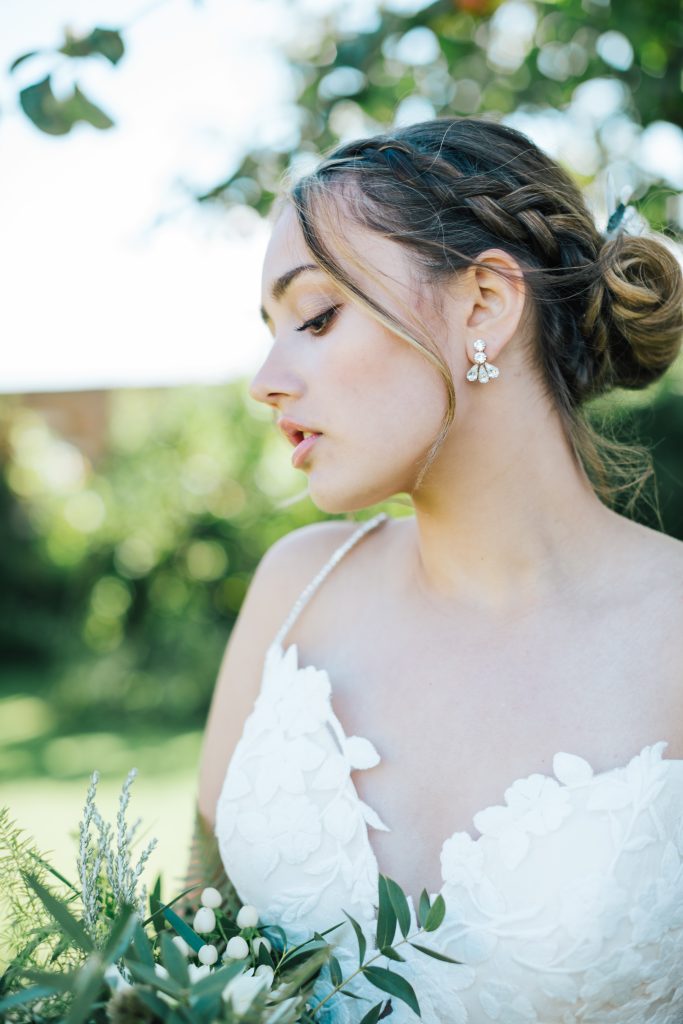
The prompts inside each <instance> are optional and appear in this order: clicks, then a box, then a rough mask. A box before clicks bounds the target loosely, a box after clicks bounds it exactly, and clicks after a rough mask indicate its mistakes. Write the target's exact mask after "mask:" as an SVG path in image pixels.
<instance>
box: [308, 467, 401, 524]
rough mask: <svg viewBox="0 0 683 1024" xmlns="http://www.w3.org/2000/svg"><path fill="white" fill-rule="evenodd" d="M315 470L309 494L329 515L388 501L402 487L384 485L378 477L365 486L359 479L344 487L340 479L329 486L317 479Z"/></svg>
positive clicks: (321, 509)
mask: <svg viewBox="0 0 683 1024" xmlns="http://www.w3.org/2000/svg"><path fill="white" fill-rule="evenodd" d="M315 476H316V474H315V472H313V473H312V474H311V476H310V478H309V481H308V496H309V498H310V499H311V501H312V502H313V504H314V505H315V506H316V507H317V508H319V509H320V511H321V512H326V513H327V514H328V515H343V514H344V513H347V512H359V511H360V510H362V509H365V508H371V507H372V506H373V505H379V504H380V503H381V502H383V501H388V500H389V499H390V498H391V497H392V496H393V495H394V494H396V493H397V491H398V490H400V488H396V487H390V486H382V485H381V484H378V481H377V479H376V478H375V481H374V482H373V483H372V484H370V483H367V484H366V485H365V486H363V485H359V482H358V481H354V482H351V483H349V486H348V487H344V486H343V485H342V484H341V483H340V482H339V481H337V482H336V484H335V485H333V486H331V487H330V486H327V482H325V483H323V482H322V481H317V480H316V479H315Z"/></svg>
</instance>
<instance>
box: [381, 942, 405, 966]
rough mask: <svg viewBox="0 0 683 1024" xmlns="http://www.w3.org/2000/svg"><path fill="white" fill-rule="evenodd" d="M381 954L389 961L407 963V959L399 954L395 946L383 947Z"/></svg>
mask: <svg viewBox="0 0 683 1024" xmlns="http://www.w3.org/2000/svg"><path fill="white" fill-rule="evenodd" d="M380 953H382V954H383V955H384V956H386V957H388V958H389V960H400V961H401V962H402V963H405V959H406V958H405V957H404V956H401V954H400V953H397V952H396V950H395V949H394V947H393V946H382V948H381V950H380Z"/></svg>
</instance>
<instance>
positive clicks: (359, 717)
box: [288, 577, 683, 894]
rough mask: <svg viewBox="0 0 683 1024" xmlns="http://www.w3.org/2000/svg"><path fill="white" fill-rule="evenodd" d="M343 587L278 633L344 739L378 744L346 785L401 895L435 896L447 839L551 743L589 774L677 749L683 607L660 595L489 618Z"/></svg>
mask: <svg viewBox="0 0 683 1024" xmlns="http://www.w3.org/2000/svg"><path fill="white" fill-rule="evenodd" d="M348 582H349V583H350V577H349V578H348ZM351 595H352V591H351V590H349V591H348V592H346V593H344V585H343V584H342V585H341V586H339V587H338V589H337V593H336V595H334V594H333V593H332V590H331V589H330V592H329V594H328V599H327V603H326V604H323V602H322V601H321V603H320V605H319V606H318V610H317V612H316V611H315V610H312V614H309V616H308V619H307V620H306V621H305V622H303V623H301V624H300V625H297V624H295V626H294V628H293V629H292V630H291V632H290V635H289V637H288V641H289V642H292V641H294V642H297V643H298V645H299V649H300V654H301V663H302V664H315V665H317V666H319V667H324V668H325V670H326V671H327V672H328V674H329V677H330V679H331V682H332V701H333V705H334V709H335V713H336V715H337V716H338V717H339V719H340V721H341V722H342V724H343V728H344V730H345V732H346V734H347V735H360V736H366V737H368V738H369V739H370V740H371V741H372V742H373V743H374V744H375V746H376V747H377V749H378V751H379V754H380V757H381V762H380V764H379V765H377V766H376V767H375V768H373V769H372V770H371V771H368V772H362V773H357V775H356V778H355V782H356V786H357V789H358V792H359V795H360V796H361V798H362V799H363V800H365V801H366V802H367V803H368V804H370V805H371V806H372V807H374V808H375V809H376V810H377V811H378V813H379V814H380V815H381V817H382V818H383V820H384V821H385V822H386V823H387V825H388V826H389V828H390V829H391V830H392V831H391V832H390V833H380V834H377V835H373V837H372V841H373V846H374V849H375V852H376V854H377V857H378V860H379V861H380V863H381V864H383V865H384V868H385V870H386V871H387V873H389V874H392V875H393V877H395V878H396V879H397V880H398V881H400V882H402V883H403V884H404V885H405V886H406V887H407V888H408V891H411V892H413V893H415V894H416V893H418V892H419V889H420V888H421V887H422V885H427V886H428V887H429V886H430V885H431V886H432V891H434V889H435V888H436V886H437V883H438V863H439V851H440V847H441V843H442V842H443V839H444V838H445V836H446V835H450V834H451V833H452V832H453V831H454V830H461V831H466V832H469V833H470V834H471V835H473V836H476V829H475V828H474V826H473V818H474V816H475V815H476V814H477V812H479V811H480V810H481V809H482V808H485V807H489V806H492V805H496V804H502V803H503V802H504V794H505V792H506V790H507V788H508V787H509V786H510V785H511V784H512V783H513V782H514V781H515V780H518V779H521V778H524V777H526V776H528V775H529V774H531V773H543V774H549V773H551V772H552V764H553V758H554V756H555V755H556V754H557V753H558V752H559V751H563V752H567V753H571V754H576V755H579V756H581V757H583V758H585V759H586V760H587V761H588V762H589V763H590V764H591V765H592V766H593V767H594V768H595V770H596V771H606V770H608V769H611V768H615V767H618V766H622V765H624V764H627V763H628V761H629V760H630V758H631V757H632V756H634V755H635V754H636V753H638V752H639V751H640V750H642V748H643V747H644V746H645V745H647V744H652V743H655V742H657V741H659V740H666V741H668V744H669V746H668V749H667V756H668V757H670V758H681V757H683V715H682V714H681V709H682V708H683V639H682V636H681V623H683V608H682V605H681V604H679V605H676V603H675V601H672V600H671V599H670V595H668V594H661V595H660V594H658V593H656V592H652V591H650V593H649V597H648V596H647V595H646V596H645V597H644V598H643V600H642V601H636V600H634V598H633V595H632V594H630V593H626V592H625V591H624V593H622V594H619V593H615V594H614V595H613V599H612V600H605V599H604V598H600V599H598V600H593V599H592V598H591V597H590V596H589V595H588V594H587V595H585V597H584V598H583V599H582V600H578V601H576V602H564V603H559V604H558V605H557V606H555V607H548V608H547V609H545V610H544V611H543V613H542V614H538V615H536V616H534V617H531V618H522V617H520V618H519V619H517V620H513V621H511V622H509V623H506V624H505V625H500V624H499V625H497V626H496V625H495V624H493V623H491V622H487V621H485V620H483V619H482V618H481V617H480V616H477V615H472V614H467V613H466V612H463V614H462V615H461V616H459V617H457V618H452V619H450V620H448V619H444V618H440V617H439V616H437V615H432V614H425V613H424V612H422V613H420V612H418V611H417V609H416V607H410V606H407V605H406V604H405V602H403V603H402V602H400V601H392V599H391V596H390V593H389V592H388V591H387V592H386V593H385V594H384V598H385V599H384V600H383V601H382V602H381V603H380V604H379V605H373V606H372V607H371V606H370V605H369V604H368V605H366V604H365V603H364V602H363V599H362V592H360V591H359V590H358V589H357V588H356V590H355V597H354V598H352V596H351ZM335 596H336V601H335V600H333V598H334V597H335ZM665 598H666V599H665ZM359 601H360V602H361V603H362V609H359V608H358V604H359ZM354 605H355V611H356V614H355V615H354V616H349V615H348V609H349V607H353V606H354ZM331 610H332V611H333V613H334V614H333V615H332V616H330V611H331ZM359 611H360V614H358V612H359ZM331 623H333V625H332V627H331V626H330V624H331ZM340 638H343V642H340ZM395 832H398V836H395V835H394V834H393V833H395ZM406 834H409V835H410V836H411V843H410V845H409V846H406V843H405V842H404V839H403V837H404V836H405V835H406Z"/></svg>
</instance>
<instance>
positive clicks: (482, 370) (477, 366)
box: [465, 338, 500, 384]
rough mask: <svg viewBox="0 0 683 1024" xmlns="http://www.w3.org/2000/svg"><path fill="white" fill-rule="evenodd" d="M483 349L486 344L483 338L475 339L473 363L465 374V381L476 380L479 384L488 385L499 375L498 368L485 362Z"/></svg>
mask: <svg viewBox="0 0 683 1024" xmlns="http://www.w3.org/2000/svg"><path fill="white" fill-rule="evenodd" d="M485 348H486V342H485V341H484V340H483V338H477V340H476V341H475V343H474V363H473V365H472V366H470V368H469V370H468V371H467V373H466V374H465V376H466V377H467V380H478V381H479V383H480V384H488V382H489V381H490V380H495V379H496V377H497V376H498V375H499V373H500V370H499V369H498V367H497V366H494V365H493V363H489V362H487V361H486V354H485V352H484V349H485Z"/></svg>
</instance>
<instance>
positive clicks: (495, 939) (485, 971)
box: [215, 513, 683, 1024]
mask: <svg viewBox="0 0 683 1024" xmlns="http://www.w3.org/2000/svg"><path fill="white" fill-rule="evenodd" d="M385 519H386V516H385V514H384V513H381V514H380V515H379V516H375V517H374V518H373V519H370V520H367V521H366V522H365V523H363V524H362V525H361V526H360V527H359V528H358V529H357V530H356V531H355V532H354V534H353V535H352V536H351V537H349V539H348V540H347V541H346V542H345V543H344V544H343V545H341V547H340V548H338V549H337V551H336V552H335V554H334V555H333V556H332V558H331V559H330V560H329V562H328V563H327V564H326V565H325V566H324V567H323V569H322V570H321V571H320V573H318V575H317V576H316V578H315V579H314V580H313V581H312V582H311V583H310V584H309V586H308V587H307V588H306V590H305V591H304V592H303V594H302V595H301V597H300V598H299V600H298V601H297V603H296V604H295V606H294V607H293V609H292V611H291V613H290V615H289V616H288V618H287V620H286V621H285V623H284V624H283V626H282V629H281V630H280V631H279V632H278V634H277V636H276V638H275V639H274V641H273V643H272V645H271V646H270V648H269V649H268V652H267V655H266V658H265V665H264V672H263V681H262V686H261V691H260V693H259V696H258V698H257V700H256V703H255V706H254V708H253V710H252V712H251V714H250V715H249V717H248V719H247V721H246V723H245V726H244V731H243V734H242V737H241V739H240V741H239V743H238V745H237V747H236V749H235V752H234V755H233V757H232V759H231V762H230V764H229V766H228V770H227V772H226V777H225V782H224V785H223V788H222V792H221V794H220V797H219V801H218V805H217V808H216V827H215V834H216V838H217V841H218V845H219V849H220V853H221V857H222V859H223V862H224V865H225V870H226V872H227V874H228V877H229V878H230V879H231V881H232V882H233V884H234V885H235V887H236V889H237V892H238V894H239V896H240V898H241V899H242V900H243V901H244V902H247V903H251V904H254V905H255V906H256V907H257V908H258V910H259V912H260V915H261V919H262V920H263V921H264V922H267V923H276V924H281V925H282V926H283V927H284V928H285V929H286V930H287V932H288V934H289V935H290V936H292V937H293V938H299V939H303V938H307V937H309V936H310V935H311V934H312V932H313V930H314V929H317V930H319V931H320V930H323V929H325V928H328V927H330V926H331V925H333V924H337V923H338V922H340V921H343V922H345V924H344V926H343V927H342V928H339V929H338V930H337V931H335V932H332V933H331V934H330V936H329V939H330V941H332V940H334V941H335V942H336V943H337V945H338V949H337V954H338V959H339V960H340V963H341V967H342V971H343V974H344V977H348V976H349V974H351V973H352V971H353V970H354V969H355V968H356V967H357V966H358V953H357V948H358V947H357V943H356V939H355V936H354V934H353V931H352V929H351V925H350V924H349V923H348V922H347V920H346V918H345V917H344V915H343V913H342V912H341V911H342V908H343V909H344V910H346V911H348V913H349V914H351V915H353V916H354V917H355V918H356V919H357V920H358V921H359V922H360V923H361V925H362V927H363V930H364V932H365V933H366V935H367V938H368V951H369V952H368V955H371V953H372V950H373V949H374V946H373V939H374V929H373V923H374V920H375V915H376V909H375V903H376V899H377V875H378V865H377V861H376V859H375V856H374V854H373V851H372V848H371V846H370V842H369V838H368V829H370V828H375V829H384V830H387V825H385V824H384V822H382V821H381V819H380V818H379V816H378V815H377V813H376V812H375V811H374V810H373V809H372V808H371V807H369V806H368V805H367V804H366V803H364V802H363V801H362V800H361V799H360V797H359V795H358V793H357V792H356V789H355V786H354V783H353V780H352V779H351V777H350V772H351V771H352V770H354V769H372V767H373V766H374V765H376V764H377V763H378V762H379V759H380V758H379V754H378V752H377V750H376V749H375V747H374V745H373V743H372V741H371V739H370V738H366V737H361V736H346V735H345V734H344V730H343V728H342V726H341V724H340V722H339V720H338V719H337V717H336V715H335V711H334V708H333V697H332V694H331V687H330V679H329V677H328V675H327V673H326V672H325V670H324V668H318V667H316V666H313V665H301V666H300V665H299V664H298V655H297V648H296V645H295V644H292V645H290V646H289V647H287V648H286V649H285V648H284V647H283V643H282V641H283V638H284V636H285V635H286V633H287V631H288V629H289V628H290V627H291V625H292V623H293V621H294V619H295V618H296V616H297V615H298V614H299V612H300V611H301V608H302V607H303V605H304V604H305V603H306V601H307V600H308V599H309V598H310V597H311V596H312V594H313V592H314V591H315V589H316V588H317V586H319V584H320V583H321V582H322V580H323V579H324V577H325V576H326V575H327V573H328V572H329V571H330V570H331V569H332V568H333V567H334V565H336V564H337V562H338V561H339V559H340V558H341V557H343V555H344V554H345V553H346V552H347V551H348V550H349V549H350V548H351V547H352V546H353V544H355V543H356V542H357V541H358V540H359V539H360V538H361V537H362V536H363V535H364V534H365V533H367V532H368V531H369V530H372V529H373V528H374V527H375V526H377V525H378V524H379V523H381V522H383V521H384V520H385ZM666 746H667V743H666V741H664V740H660V741H659V742H653V743H652V744H651V745H649V746H646V747H645V748H644V749H643V750H641V751H640V753H638V754H637V755H636V756H635V757H633V758H632V759H631V760H630V761H629V763H628V764H626V765H624V766H623V767H619V768H615V769H612V770H608V771H603V772H594V771H593V769H592V767H591V765H590V764H588V763H587V761H585V760H584V759H583V758H581V757H578V756H575V755H573V754H571V753H565V752H559V753H557V754H556V756H555V758H554V761H553V775H542V774H538V773H534V774H532V775H529V776H528V777H527V778H521V779H517V780H516V781H514V782H513V783H512V784H511V785H510V786H509V788H508V789H506V791H505V793H504V794H501V803H500V805H498V806H494V807H487V808H486V809H485V810H482V811H480V812H479V813H478V814H476V815H475V816H474V825H475V826H476V829H477V830H478V832H479V833H480V834H479V835H478V837H477V838H476V839H472V837H471V836H470V835H469V834H468V833H467V832H455V833H454V834H452V835H450V836H449V837H448V838H447V839H446V840H445V842H444V844H443V847H442V851H441V868H442V878H443V885H442V887H441V890H440V892H441V894H442V895H443V897H444V900H445V903H446V917H445V919H444V922H443V924H442V925H441V926H440V928H439V929H438V930H437V931H435V932H433V933H431V934H427V935H423V936H422V938H421V939H419V940H418V941H421V942H422V944H423V945H428V946H431V947H432V948H435V949H437V950H440V951H442V952H444V953H446V954H447V955H448V956H450V957H453V958H455V959H457V960H459V961H460V963H459V964H451V963H446V962H443V961H439V960H435V959H433V958H431V957H428V956H426V955H425V954H423V953H420V952H418V951H416V950H414V949H412V947H410V946H408V945H407V944H404V945H402V946H401V947H400V951H401V953H402V955H404V956H405V957H406V958H407V959H406V962H405V963H399V962H396V961H389V960H388V959H387V958H386V957H380V959H379V960H377V961H376V965H378V966H383V967H388V968H390V969H391V970H392V971H396V972H397V973H400V974H402V975H403V976H404V977H405V978H407V979H408V980H409V981H410V983H411V984H412V986H413V988H414V989H415V992H416V995H417V998H418V1001H419V1004H420V1010H421V1015H422V1020H423V1021H424V1022H425V1024H465V1022H467V1024H488V1022H490V1021H496V1022H498V1024H536V1022H538V1024H575V1022H580V1024H681V1022H683V761H682V760H674V759H669V758H664V757H663V753H664V750H665V748H666ZM447 825H448V823H447V822H446V823H445V826H444V832H446V831H447ZM430 895H431V896H432V897H434V896H435V895H436V893H432V894H430ZM410 907H411V914H412V915H413V928H416V927H417V923H416V921H415V919H414V907H413V904H412V900H410ZM413 928H411V931H412V930H413ZM398 937H399V938H400V935H399V936H398ZM320 985H321V988H320V991H321V993H323V994H324V993H325V992H327V991H329V989H330V987H331V986H330V983H329V982H325V981H322V980H321V983H320ZM325 985H327V988H325ZM352 991H353V992H355V993H357V994H360V995H361V996H363V997H364V998H363V999H362V1000H356V999H353V998H343V997H341V996H340V995H339V994H337V995H336V996H335V997H334V1000H331V1001H330V1003H331V1004H332V1006H333V1013H332V1014H331V1017H332V1019H334V1020H335V1021H337V1020H339V1021H349V1022H356V1021H359V1020H360V1019H361V1018H362V1017H363V1015H364V1014H365V1013H366V1012H367V1010H368V1009H369V1008H370V1007H371V1006H372V1005H373V1004H375V1003H377V1002H379V1001H380V1000H381V999H382V998H384V999H386V998H388V997H387V995H386V994H384V993H382V992H380V991H379V990H378V989H376V988H374V987H373V986H371V985H370V984H369V982H368V981H367V980H366V979H365V978H363V976H362V975H359V976H358V977H357V978H356V979H354V984H353V986H352ZM330 1003H328V1004H326V1005H330ZM392 1005H393V1012H392V1014H391V1016H390V1017H389V1018H387V1019H388V1020H389V1021H394V1022H396V1024H399V1022H400V1024H405V1022H413V1024H416V1022H417V1021H418V1019H419V1018H418V1017H417V1016H416V1015H415V1014H414V1013H413V1011H412V1010H411V1009H410V1008H409V1007H408V1006H407V1005H406V1004H405V1003H403V1002H402V1001H400V1000H398V999H396V998H392Z"/></svg>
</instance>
